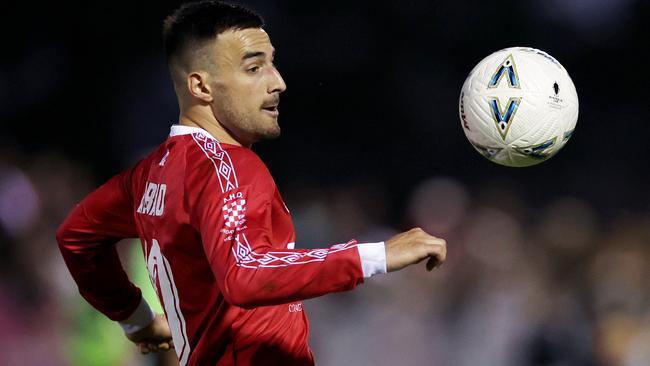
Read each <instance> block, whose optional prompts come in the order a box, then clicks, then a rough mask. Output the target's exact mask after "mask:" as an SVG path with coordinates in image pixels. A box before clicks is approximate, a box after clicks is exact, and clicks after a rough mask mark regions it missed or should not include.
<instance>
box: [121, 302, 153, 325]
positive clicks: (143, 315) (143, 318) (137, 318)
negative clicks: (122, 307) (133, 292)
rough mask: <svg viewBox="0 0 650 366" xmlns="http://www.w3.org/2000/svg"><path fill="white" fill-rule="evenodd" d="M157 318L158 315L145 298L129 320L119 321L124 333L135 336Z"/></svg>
mask: <svg viewBox="0 0 650 366" xmlns="http://www.w3.org/2000/svg"><path fill="white" fill-rule="evenodd" d="M155 317H156V314H155V313H154V311H153V310H152V309H151V307H150V306H149V304H148V303H147V301H146V300H145V299H144V297H142V298H141V299H140V304H139V305H138V307H137V308H136V309H135V311H134V312H133V314H131V316H129V317H128V318H126V319H124V320H121V321H119V322H118V323H119V324H120V326H121V327H122V329H123V330H124V333H126V334H133V333H135V332H138V331H140V330H142V329H144V328H146V327H147V326H149V324H151V322H153V320H154V318H155Z"/></svg>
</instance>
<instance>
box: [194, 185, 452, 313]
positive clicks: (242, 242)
mask: <svg viewBox="0 0 650 366" xmlns="http://www.w3.org/2000/svg"><path fill="white" fill-rule="evenodd" d="M212 178H213V179H212V180H210V179H208V180H207V182H208V183H207V184H206V186H205V187H202V188H201V189H200V190H199V191H200V193H199V195H198V196H197V198H196V200H195V201H194V208H195V210H194V211H193V212H194V214H193V216H194V217H193V222H194V224H195V225H196V227H197V228H198V229H199V231H200V233H201V237H202V241H203V245H204V247H205V251H206V255H207V257H208V260H209V261H210V264H211V267H212V269H213V272H214V274H215V277H216V279H217V282H218V283H219V286H220V288H221V290H222V292H223V294H224V296H225V298H226V300H227V301H228V302H230V303H231V304H233V305H237V306H241V307H246V308H250V307H257V306H264V305H275V304H282V303H287V302H291V301H297V300H303V299H308V298H312V297H317V296H321V295H324V294H327V293H331V292H338V291H345V290H351V289H353V288H354V287H356V286H357V285H358V284H359V283H361V282H362V281H363V279H364V278H367V277H370V276H372V275H374V274H378V273H385V272H386V271H393V270H398V269H401V268H403V267H405V266H407V265H409V264H412V263H416V262H419V261H421V260H423V259H425V258H432V259H431V262H430V263H429V267H432V265H434V264H435V263H439V262H442V261H444V256H445V252H444V250H445V244H444V240H442V239H438V238H434V237H432V236H429V235H427V234H426V233H424V232H423V231H422V230H412V231H409V232H407V233H403V234H400V235H398V236H396V237H394V238H392V239H390V240H387V241H386V242H385V243H384V242H381V243H370V244H357V243H356V242H354V241H350V242H348V243H344V244H339V245H335V246H332V247H330V248H325V249H289V248H287V244H288V243H273V242H272V240H273V236H272V235H271V234H272V230H273V224H272V222H271V210H270V207H271V202H272V199H273V198H272V197H273V196H272V194H273V191H272V190H269V186H270V185H269V184H267V182H265V181H264V180H261V181H260V180H255V181H253V182H251V183H252V184H250V185H246V186H241V187H238V188H235V189H232V190H230V191H227V192H226V193H225V194H221V192H219V191H218V188H219V183H218V181H216V180H215V179H214V177H212ZM232 208H234V209H235V210H238V211H239V212H238V214H242V215H243V216H242V217H236V218H235V219H236V220H235V221H233V217H232V212H230V213H228V210H229V209H232ZM278 247H282V248H287V249H277V248H278Z"/></svg>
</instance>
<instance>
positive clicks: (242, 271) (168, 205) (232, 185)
mask: <svg viewBox="0 0 650 366" xmlns="http://www.w3.org/2000/svg"><path fill="white" fill-rule="evenodd" d="M131 237H139V238H140V239H141V242H142V248H143V251H144V255H145V258H146V262H147V268H148V271H149V276H150V278H151V281H152V284H153V285H154V287H155V289H156V290H157V293H158V297H159V299H160V301H161V304H162V305H163V308H164V309H165V314H166V316H167V320H168V322H169V325H170V328H171V331H172V336H173V340H174V345H175V349H176V353H177V355H178V358H179V360H180V363H181V365H201V366H203V365H313V357H312V354H311V351H310V349H309V346H308V344H307V337H308V329H309V327H308V322H307V317H306V315H305V312H304V310H303V308H302V304H301V303H300V302H299V301H300V300H303V299H307V298H312V297H316V296H320V295H323V294H326V293H330V292H337V291H345V290H350V289H353V288H354V287H355V286H357V285H358V284H359V283H361V282H363V278H364V277H369V276H371V275H373V274H376V273H385V272H386V267H385V266H386V264H385V253H384V246H383V243H372V244H357V243H356V242H355V241H349V242H347V243H343V244H338V245H334V246H332V247H331V248H329V249H312V250H306V249H294V245H295V244H294V243H295V232H294V228H293V224H292V221H291V216H290V214H289V210H288V209H287V207H286V205H285V204H284V202H283V200H282V197H281V196H280V192H279V191H278V189H277V187H276V185H275V182H274V181H273V178H272V177H271V175H270V173H269V171H268V169H267V168H266V166H265V165H264V163H263V162H262V161H261V160H260V159H259V158H258V156H257V155H256V154H255V153H254V152H252V151H251V150H250V149H248V148H244V147H240V146H235V145H230V144H224V143H219V142H218V141H217V140H215V139H214V138H213V137H211V136H210V135H209V134H208V133H207V132H206V131H204V130H202V129H199V128H194V127H188V126H178V125H175V126H173V127H172V133H171V134H170V137H169V138H168V139H167V140H166V141H165V142H164V143H163V144H162V145H160V146H159V147H158V148H157V149H156V150H155V151H154V152H152V153H151V154H150V155H149V156H147V157H146V158H144V159H143V160H141V161H140V162H138V163H137V164H136V165H135V166H133V167H132V168H131V169H129V170H127V171H124V172H122V173H121V174H118V175H117V176H115V177H113V178H112V179H110V180H109V181H108V182H107V183H105V184H104V185H102V186H101V187H99V188H98V189H97V190H96V191H94V192H93V193H91V194H90V195H89V196H88V197H86V198H85V199H84V200H83V201H82V202H81V203H80V204H79V205H78V206H77V207H76V208H75V209H74V210H73V211H72V212H71V213H70V215H69V216H68V218H67V219H66V221H65V222H64V223H63V224H62V225H61V227H60V228H59V230H58V232H57V240H58V242H59V248H60V249H61V252H62V254H63V257H64V259H65V261H66V264H67V266H68V268H69V269H70V272H71V273H72V275H73V278H74V279H75V281H76V282H77V284H78V286H79V290H80V293H81V294H82V296H83V297H84V298H85V299H86V300H87V301H88V302H89V303H90V304H92V305H93V306H94V307H95V308H97V309H98V310H99V311H101V312H102V313H104V314H105V315H107V316H108V317H109V318H111V319H113V320H123V319H126V318H128V317H129V316H131V315H132V314H133V313H134V312H135V310H136V308H138V305H139V304H140V303H141V294H140V290H139V289H138V288H137V287H136V286H135V285H133V284H132V283H131V282H130V281H129V279H128V277H127V276H126V274H125V273H124V271H123V269H122V267H121V264H120V262H119V258H118V256H117V252H116V250H115V245H114V244H115V243H116V242H117V241H119V240H120V239H123V238H131Z"/></svg>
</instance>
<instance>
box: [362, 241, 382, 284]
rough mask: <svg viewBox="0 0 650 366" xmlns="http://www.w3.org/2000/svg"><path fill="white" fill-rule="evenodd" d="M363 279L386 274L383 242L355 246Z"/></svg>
mask: <svg viewBox="0 0 650 366" xmlns="http://www.w3.org/2000/svg"><path fill="white" fill-rule="evenodd" d="M357 249H358V250H359V257H360V258H361V269H362V270H363V277H364V278H368V277H371V276H374V275H376V274H381V273H386V248H385V247H384V242H383V241H381V242H379V243H363V244H357Z"/></svg>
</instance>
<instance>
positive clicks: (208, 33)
mask: <svg viewBox="0 0 650 366" xmlns="http://www.w3.org/2000/svg"><path fill="white" fill-rule="evenodd" d="M263 26H264V20H263V19H262V17H261V16H260V15H259V14H257V13H255V12H254V11H252V10H250V9H247V8H245V7H243V6H240V5H235V4H229V3H226V2H222V1H215V0H201V1H195V2H189V3H185V4H183V5H182V6H181V7H179V8H178V9H176V10H175V11H174V12H173V13H172V14H171V15H169V16H168V17H167V18H166V19H165V21H164V25H163V42H164V46H165V54H166V56H167V61H168V62H170V63H171V61H172V59H173V58H175V57H180V56H181V55H183V54H184V53H185V52H186V51H187V49H188V47H193V46H197V45H198V44H200V43H202V42H203V41H207V40H211V39H214V38H216V37H217V36H218V35H219V33H222V32H224V31H227V30H229V29H247V28H262V27H263Z"/></svg>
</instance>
